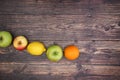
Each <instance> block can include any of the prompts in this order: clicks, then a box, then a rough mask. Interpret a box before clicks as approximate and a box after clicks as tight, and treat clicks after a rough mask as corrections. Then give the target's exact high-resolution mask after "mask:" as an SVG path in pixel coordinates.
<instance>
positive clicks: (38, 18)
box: [0, 0, 120, 80]
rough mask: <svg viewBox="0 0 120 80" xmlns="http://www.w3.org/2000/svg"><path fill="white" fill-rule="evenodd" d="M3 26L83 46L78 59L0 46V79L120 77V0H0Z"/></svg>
mask: <svg viewBox="0 0 120 80" xmlns="http://www.w3.org/2000/svg"><path fill="white" fill-rule="evenodd" d="M0 30H6V31H10V32H11V33H12V35H13V38H15V37H16V36H18V35H24V36H26V37H27V38H28V40H29V42H32V41H41V42H43V43H44V44H45V46H46V48H48V46H49V45H51V44H58V45H60V46H61V47H62V48H63V50H64V48H65V47H66V46H67V45H71V44H74V45H76V46H78V48H79V50H80V56H79V58H78V59H77V60H74V61H68V60H66V59H65V58H64V57H63V58H62V60H60V61H59V62H57V63H53V62H50V61H49V60H48V59H47V57H46V54H45V53H44V54H43V55H42V56H31V55H29V54H28V52H27V51H26V50H23V51H17V50H15V48H14V47H13V45H12V44H11V46H9V47H8V48H0V80H119V79H120V0H20V1H19V0H0Z"/></svg>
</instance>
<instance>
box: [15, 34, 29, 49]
mask: <svg viewBox="0 0 120 80" xmlns="http://www.w3.org/2000/svg"><path fill="white" fill-rule="evenodd" d="M27 44H28V40H27V38H26V37H25V36H17V37H16V38H15V39H14V41H13V46H14V48H15V49H17V50H24V49H25V48H26V46H27Z"/></svg>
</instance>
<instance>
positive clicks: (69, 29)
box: [0, 15, 120, 40]
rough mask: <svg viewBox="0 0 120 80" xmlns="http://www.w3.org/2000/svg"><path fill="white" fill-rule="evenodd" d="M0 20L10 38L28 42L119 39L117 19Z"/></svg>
mask: <svg viewBox="0 0 120 80" xmlns="http://www.w3.org/2000/svg"><path fill="white" fill-rule="evenodd" d="M0 17H1V20H0V24H1V27H0V29H1V30H8V31H11V32H12V33H13V34H14V36H16V35H25V36H27V37H28V38H30V40H31V39H32V40H119V39H120V35H119V33H120V27H119V25H118V24H119V21H118V20H119V17H118V16H106V17H105V16H102V15H101V16H97V17H96V18H93V19H91V20H90V19H88V18H86V17H85V16H81V15H80V16H78V15H71V16H70V15H55V16H50V15H45V16H31V15H26V16H25V15H17V16H15V15H7V16H5V15H4V16H3V15H2V16H0ZM80 18H81V19H80ZM38 34H39V35H38ZM63 34H64V36H63Z"/></svg>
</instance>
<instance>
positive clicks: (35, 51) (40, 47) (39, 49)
mask: <svg viewBox="0 0 120 80" xmlns="http://www.w3.org/2000/svg"><path fill="white" fill-rule="evenodd" d="M27 51H28V52H29V53H30V54H31V55H36V56H38V55H41V54H42V53H43V52H45V51H46V48H45V46H44V44H43V43H41V42H38V41H34V42H31V43H30V44H29V45H28V46H27Z"/></svg>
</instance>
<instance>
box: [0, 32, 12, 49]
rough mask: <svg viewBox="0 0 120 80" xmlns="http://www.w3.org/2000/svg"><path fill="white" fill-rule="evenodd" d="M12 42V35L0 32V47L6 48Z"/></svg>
mask: <svg viewBox="0 0 120 80" xmlns="http://www.w3.org/2000/svg"><path fill="white" fill-rule="evenodd" d="M11 42H12V35H11V33H10V32H8V31H0V47H3V48H4V47H8V46H9V45H10V44H11Z"/></svg>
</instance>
